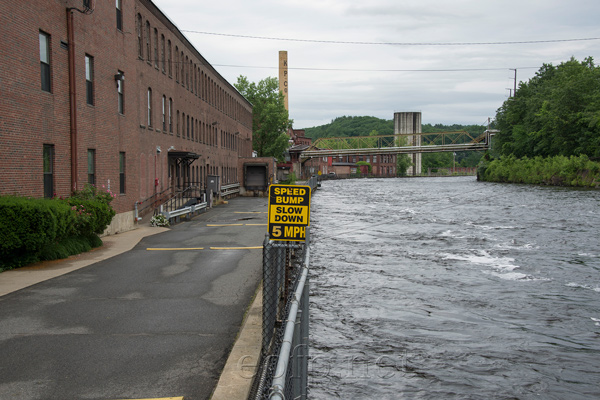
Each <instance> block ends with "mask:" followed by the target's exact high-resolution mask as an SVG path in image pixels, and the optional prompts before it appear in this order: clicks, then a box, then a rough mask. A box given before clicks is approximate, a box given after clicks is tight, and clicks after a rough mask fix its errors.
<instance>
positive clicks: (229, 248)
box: [210, 246, 263, 250]
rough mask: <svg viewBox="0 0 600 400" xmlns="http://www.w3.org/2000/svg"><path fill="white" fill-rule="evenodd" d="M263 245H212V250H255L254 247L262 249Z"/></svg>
mask: <svg viewBox="0 0 600 400" xmlns="http://www.w3.org/2000/svg"><path fill="white" fill-rule="evenodd" d="M262 248H263V247H262V246H253V247H211V248H210V249H211V250H253V249H262Z"/></svg>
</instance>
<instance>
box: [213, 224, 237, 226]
mask: <svg viewBox="0 0 600 400" xmlns="http://www.w3.org/2000/svg"><path fill="white" fill-rule="evenodd" d="M243 225H244V224H206V226H243Z"/></svg>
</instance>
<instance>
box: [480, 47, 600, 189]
mask: <svg viewBox="0 0 600 400" xmlns="http://www.w3.org/2000/svg"><path fill="white" fill-rule="evenodd" d="M496 127H497V128H498V129H499V133H497V134H496V136H495V137H494V140H493V143H492V150H491V151H490V154H489V155H488V156H487V157H486V159H485V160H484V162H482V163H481V165H480V168H479V171H478V176H479V178H480V179H482V180H489V181H499V182H519V183H542V184H548V185H566V186H592V187H594V186H596V187H597V186H599V185H600V172H599V171H600V163H599V162H598V161H600V68H598V67H597V66H596V65H595V64H594V60H593V58H592V57H588V58H586V59H584V60H583V61H578V60H576V59H574V58H571V59H570V60H569V61H566V62H563V63H561V64H560V65H558V66H553V65H552V64H544V65H543V66H542V67H541V68H540V69H539V71H538V72H537V73H536V74H535V76H534V77H533V78H531V79H530V80H529V81H528V82H521V83H520V84H519V88H518V89H517V91H516V93H515V94H514V96H513V97H511V98H509V99H508V100H506V101H505V102H504V103H503V104H502V106H501V107H500V108H499V109H498V112H497V114H496Z"/></svg>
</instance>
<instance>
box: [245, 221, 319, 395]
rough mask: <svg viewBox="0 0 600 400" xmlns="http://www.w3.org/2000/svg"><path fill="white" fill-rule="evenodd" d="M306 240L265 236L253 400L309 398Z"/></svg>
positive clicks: (308, 233) (307, 240)
mask: <svg viewBox="0 0 600 400" xmlns="http://www.w3.org/2000/svg"><path fill="white" fill-rule="evenodd" d="M309 243H310V231H309V228H307V230H306V241H305V242H304V243H303V242H282V241H271V240H269V239H268V237H267V238H265V242H264V246H263V322H262V352H261V360H260V364H259V368H258V371H257V374H256V376H255V378H254V382H253V386H252V390H251V392H250V396H249V397H248V398H249V399H252V400H258V399H275V400H277V399H280V400H283V399H287V400H289V399H306V398H307V397H306V395H307V387H308V306H309V299H308V288H309V285H308V258H309V250H308V248H309Z"/></svg>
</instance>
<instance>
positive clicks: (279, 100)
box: [234, 75, 292, 160]
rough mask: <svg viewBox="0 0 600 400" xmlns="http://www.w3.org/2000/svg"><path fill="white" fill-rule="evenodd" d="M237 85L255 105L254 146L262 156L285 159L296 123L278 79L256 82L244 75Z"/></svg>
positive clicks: (270, 78)
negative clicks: (290, 114) (293, 120)
mask: <svg viewBox="0 0 600 400" xmlns="http://www.w3.org/2000/svg"><path fill="white" fill-rule="evenodd" d="M234 86H235V88H236V89H237V90H238V91H239V92H240V93H241V94H242V95H243V96H244V97H245V98H246V99H247V100H248V101H249V102H250V103H252V105H253V106H254V108H253V110H252V148H253V149H254V150H255V151H256V152H257V154H258V156H259V157H275V158H277V159H278V160H282V159H283V153H284V152H285V150H286V149H287V148H288V141H289V136H288V135H287V131H288V129H289V128H291V126H292V120H290V119H289V114H288V111H287V110H286V109H285V105H284V100H283V93H281V92H280V91H279V83H278V81H277V79H276V78H272V77H269V78H266V79H263V80H261V81H260V82H258V83H254V82H250V81H248V78H246V77H245V76H242V75H240V76H239V77H238V80H237V83H236V84H234Z"/></svg>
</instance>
